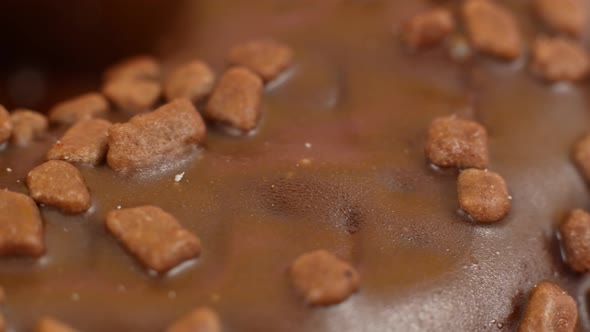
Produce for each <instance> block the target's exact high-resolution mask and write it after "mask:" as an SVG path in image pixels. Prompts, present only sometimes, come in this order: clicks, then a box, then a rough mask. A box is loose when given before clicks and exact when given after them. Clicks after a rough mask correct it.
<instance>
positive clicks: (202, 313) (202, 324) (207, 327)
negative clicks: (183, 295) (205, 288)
mask: <svg viewBox="0 0 590 332" xmlns="http://www.w3.org/2000/svg"><path fill="white" fill-rule="evenodd" d="M166 332H221V323H220V321H219V317H218V316H217V313H216V312H215V311H213V310H211V309H209V308H206V307H203V308H198V309H195V310H193V311H191V312H190V313H189V314H187V315H185V316H184V317H182V318H180V320H178V321H176V322H175V323H174V324H172V325H171V326H170V327H168V329H166Z"/></svg>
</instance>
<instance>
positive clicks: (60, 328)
mask: <svg viewBox="0 0 590 332" xmlns="http://www.w3.org/2000/svg"><path fill="white" fill-rule="evenodd" d="M36 331H37V332H78V330H76V329H74V328H72V327H70V326H68V325H66V324H64V323H62V322H60V321H58V320H56V319H54V318H51V317H43V318H41V319H40V320H39V322H38V323H37V330H36Z"/></svg>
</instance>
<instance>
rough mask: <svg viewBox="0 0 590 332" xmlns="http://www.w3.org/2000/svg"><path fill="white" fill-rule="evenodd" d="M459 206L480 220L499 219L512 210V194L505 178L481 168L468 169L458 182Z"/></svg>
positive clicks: (491, 220)
mask: <svg viewBox="0 0 590 332" xmlns="http://www.w3.org/2000/svg"><path fill="white" fill-rule="evenodd" d="M457 191H458V194H459V207H461V209H462V210H463V211H465V212H467V213H468V214H469V215H470V216H471V217H473V218H474V219H475V220H476V221H479V222H493V221H498V220H500V219H502V218H504V216H506V214H508V211H510V194H509V193H508V187H507V186H506V182H505V181H504V178H502V177H501V176H500V175H499V174H497V173H494V172H489V171H482V170H479V169H474V168H470V169H466V170H464V171H463V172H461V174H460V175H459V179H458V182H457Z"/></svg>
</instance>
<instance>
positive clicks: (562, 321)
mask: <svg viewBox="0 0 590 332" xmlns="http://www.w3.org/2000/svg"><path fill="white" fill-rule="evenodd" d="M577 320H578V308H577V306H576V301H575V300H574V299H573V298H572V297H571V296H570V295H569V294H568V293H566V292H565V291H564V290H563V289H561V287H559V286H557V285H556V284H554V283H551V282H547V281H543V282H541V283H540V284H538V285H536V286H535V288H533V291H532V292H531V295H530V297H529V303H528V304H527V307H526V311H525V313H524V318H523V320H522V322H521V323H520V327H519V328H518V331H519V332H539V331H552V332H574V331H575V328H576V322H577Z"/></svg>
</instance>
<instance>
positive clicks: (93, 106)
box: [49, 92, 109, 124]
mask: <svg viewBox="0 0 590 332" xmlns="http://www.w3.org/2000/svg"><path fill="white" fill-rule="evenodd" d="M108 110H109V103H108V102H107V100H106V99H105V98H104V97H103V96H102V95H101V94H99V93H95V92H91V93H86V94H83V95H80V96H78V97H74V98H72V99H68V100H66V101H63V102H61V103H59V104H57V105H55V106H53V108H52V109H51V110H50V111H49V121H50V122H52V123H58V124H72V123H74V122H77V121H80V120H85V119H91V118H96V117H99V116H102V115H104V114H106V113H107V112H108Z"/></svg>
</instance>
